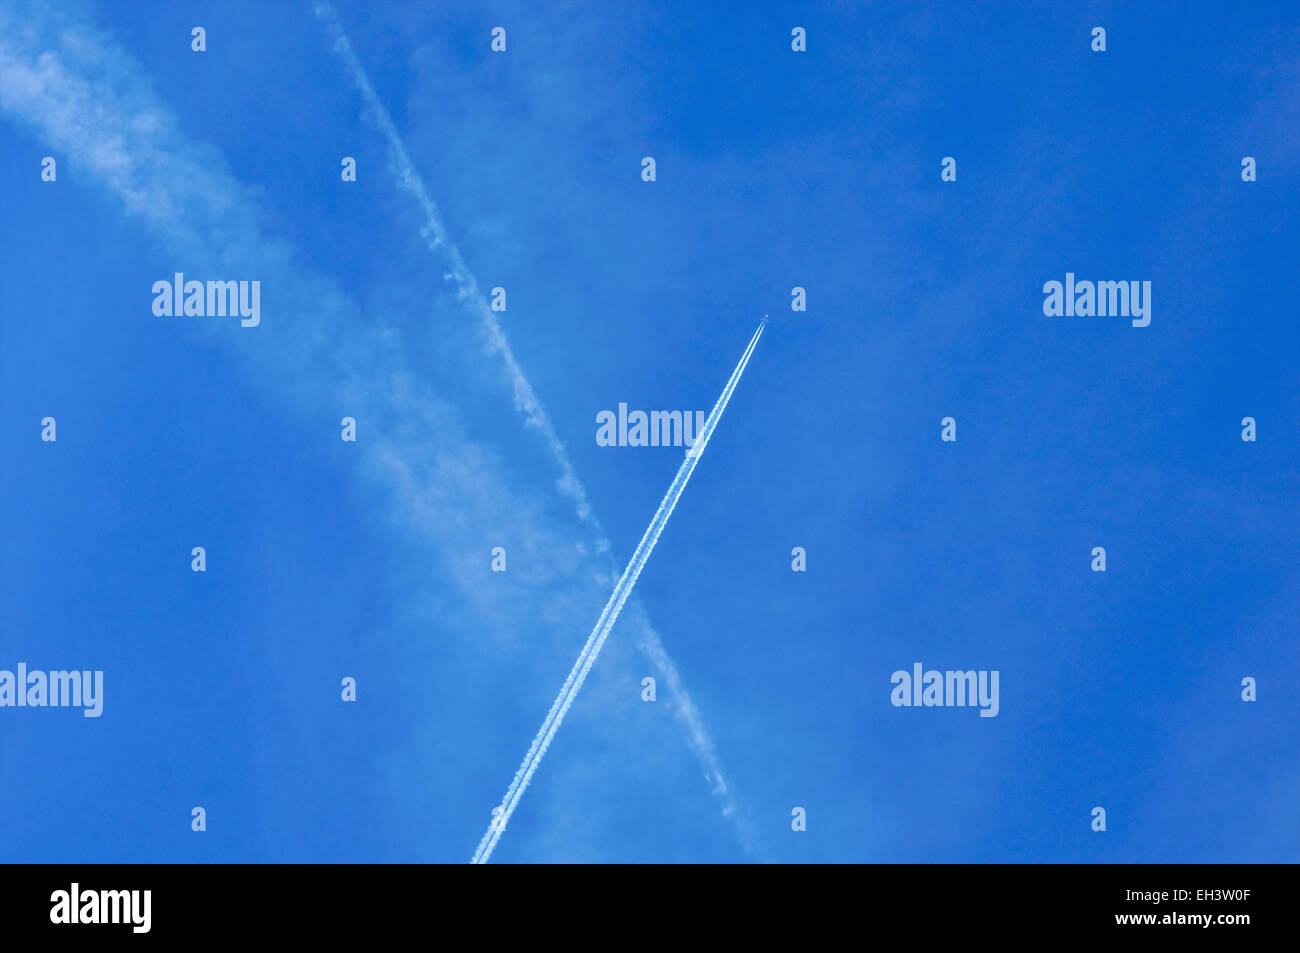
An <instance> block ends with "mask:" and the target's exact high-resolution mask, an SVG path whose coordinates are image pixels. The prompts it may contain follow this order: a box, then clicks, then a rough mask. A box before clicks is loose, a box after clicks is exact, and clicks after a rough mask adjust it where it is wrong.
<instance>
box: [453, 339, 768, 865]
mask: <svg viewBox="0 0 1300 953" xmlns="http://www.w3.org/2000/svg"><path fill="white" fill-rule="evenodd" d="M766 326H767V322H766V321H764V322H762V323H761V324H759V326H758V330H757V331H755V332H754V336H753V337H752V338H750V340H749V347H747V348H745V353H744V354H743V355H741V358H740V363H739V364H737V365H736V369H735V370H734V371H732V372H731V379H730V380H728V381H727V386H726V387H724V388H723V389H722V396H720V397H719V398H718V402H717V403H716V404H714V405H713V410H712V411H710V412H709V417H708V419H707V420H706V421H705V422H704V429H703V430H702V431H700V434H699V436H698V437H697V438H696V440H695V443H694V444H693V445H692V446H691V447H690V449H688V450H687V451H686V459H685V460H683V461H682V465H681V467H680V468H679V469H678V470H677V476H676V477H674V478H673V482H672V484H671V485H670V486H669V487H668V492H667V493H665V494H664V498H663V500H662V501H661V502H660V503H659V509H657V510H655V515H654V517H653V518H652V519H651V520H650V525H649V526H647V527H646V531H645V535H643V536H642V537H641V542H640V543H639V544H638V545H637V548H636V552H634V553H633V554H632V559H631V560H630V561H629V562H628V564H627V568H626V569H624V570H623V576H622V578H621V579H619V581H618V585H616V586H615V587H614V592H613V593H612V594H611V595H610V597H609V602H607V603H606V604H605V610H604V611H603V612H602V613H601V614H600V618H599V619H598V620H597V621H596V627H595V628H594V629H592V630H591V635H590V636H588V638H587V644H586V645H585V646H583V649H582V652H581V653H579V655H578V659H577V661H576V662H574V663H573V669H572V670H571V671H570V672H569V677H568V678H567V679H565V682H564V686H563V687H562V688H561V689H560V694H559V695H558V696H556V699H555V702H554V704H552V705H551V710H550V713H549V714H547V716H546V720H545V721H544V722H542V727H541V730H539V731H538V733H537V737H536V738H534V739H533V743H532V745H530V746H529V748H528V753H527V754H526V755H524V760H523V763H522V764H520V766H519V770H518V771H516V772H515V778H514V780H513V781H511V782H510V787H509V788H508V789H507V790H506V796H505V799H504V800H503V801H502V804H501V807H502V811H501V814H500V815H499V816H498V817H495V818H493V820H492V823H491V824H489V825H488V829H487V833H485V834H484V835H483V839H482V840H481V841H479V845H478V850H476V851H475V852H474V858H473V860H471V861H470V863H474V864H484V863H487V860H488V858H489V857H491V856H492V851H493V850H494V849H495V848H496V845H497V841H499V840H500V839H501V834H502V832H503V831H504V830H505V827H506V823H507V822H508V821H509V820H510V815H511V814H513V813H514V811H515V808H516V807H517V806H518V804H519V799H520V798H521V797H523V795H524V791H525V790H526V789H527V788H528V782H529V781H531V780H532V778H533V774H534V773H535V772H536V771H537V766H538V765H539V764H541V762H542V758H543V757H544V756H545V755H546V749H547V748H549V747H550V745H551V740H552V739H553V738H554V737H555V733H556V732H557V731H559V730H560V725H561V724H562V723H563V722H564V716H565V715H566V714H567V713H568V711H569V706H570V705H572V704H573V700H574V698H576V697H577V695H578V691H579V690H580V689H581V688H582V683H583V682H584V681H585V680H586V678H587V673H588V672H589V671H591V666H592V665H593V664H595V661H596V657H597V656H598V655H600V650H601V647H602V646H604V644H605V639H606V638H607V637H608V636H609V632H610V629H612V628H613V627H614V623H615V622H617V621H618V616H619V613H620V612H622V611H623V605H624V603H626V602H627V597H628V596H630V595H631V594H632V587H633V586H635V585H636V580H637V577H638V576H640V575H641V570H642V569H643V568H645V564H646V561H647V560H648V559H649V558H650V554H651V553H652V552H654V548H655V544H656V543H657V542H659V534H660V533H662V532H663V531H664V527H665V526H666V525H667V524H668V518H669V517H670V516H672V515H673V508H674V507H676V506H677V501H678V500H679V499H680V498H681V495H682V491H683V490H685V489H686V483H687V481H689V480H690V478H691V474H692V473H694V472H695V465H696V464H697V463H699V462H700V457H701V456H703V455H704V448H705V447H706V446H708V443H709V438H710V437H711V436H713V430H714V428H715V427H717V426H718V421H719V420H720V419H722V412H723V411H724V410H726V409H727V402H728V401H730V400H731V394H732V392H733V391H734V390H735V389H736V384H738V383H739V382H740V375H741V374H743V373H744V372H745V365H746V364H748V363H749V356H750V355H751V354H753V353H754V347H755V345H757V344H758V339H759V337H761V336H762V334H763V328H765V327H766Z"/></svg>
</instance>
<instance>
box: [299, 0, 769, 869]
mask: <svg viewBox="0 0 1300 953" xmlns="http://www.w3.org/2000/svg"><path fill="white" fill-rule="evenodd" d="M315 12H316V14H317V15H318V16H319V17H320V18H321V19H322V20H323V21H324V22H325V23H326V25H327V26H328V28H329V31H330V35H331V36H332V38H333V40H334V50H335V52H337V53H338V55H339V56H340V57H341V58H342V60H343V63H344V66H345V67H346V68H347V71H348V75H349V76H350V77H351V79H352V81H353V83H354V84H355V85H356V87H357V89H358V90H360V92H361V96H362V99H363V100H364V101H365V104H366V106H367V107H368V108H369V110H370V112H371V114H372V117H373V120H374V122H375V124H376V125H377V126H378V127H379V131H380V132H381V133H382V134H383V136H384V138H385V139H386V140H387V142H388V147H389V159H390V162H391V163H392V166H393V170H394V172H395V173H396V175H397V180H398V182H399V183H400V184H401V186H402V187H403V188H405V189H406V190H407V191H409V192H410V193H411V194H412V195H413V196H414V197H415V200H416V202H417V203H418V204H419V206H420V209H421V211H422V212H423V213H424V219H425V226H424V228H422V229H421V235H423V237H424V239H425V243H426V244H427V245H428V246H429V250H430V251H433V252H435V253H441V254H445V255H446V256H447V260H448V261H449V262H450V264H451V270H450V272H449V273H448V274H447V276H446V277H447V278H448V279H450V280H451V281H452V282H454V283H455V285H456V290H457V294H458V295H459V297H460V299H461V300H462V301H464V302H466V304H467V305H468V306H469V307H470V309H471V310H472V311H473V312H474V313H475V314H476V315H477V316H478V318H479V323H480V326H481V327H482V329H483V333H484V335H485V337H486V338H487V340H488V343H489V345H490V347H491V349H492V350H494V351H496V352H497V353H499V354H500V355H501V358H502V360H503V361H504V362H505V365H506V373H507V376H508V377H509V380H510V384H511V386H512V388H513V390H514V399H515V407H516V408H517V409H518V410H519V411H521V412H522V413H523V415H524V419H525V421H526V422H527V424H528V425H529V426H530V427H532V428H534V429H535V430H536V431H538V432H539V433H540V434H541V437H542V441H543V442H544V443H545V445H546V447H547V449H548V450H549V451H550V453H551V455H552V457H554V459H555V461H556V464H557V466H558V467H559V470H560V478H559V480H557V481H556V485H557V487H558V489H559V490H560V492H561V493H562V494H563V495H564V496H566V497H568V498H569V500H570V501H571V502H572V503H573V505H574V508H575V509H576V511H577V514H578V518H579V519H581V520H582V521H583V522H585V523H586V524H587V525H588V526H589V527H591V530H592V532H593V534H594V536H595V540H596V548H597V550H598V551H599V552H601V553H602V554H604V556H605V558H606V559H607V560H608V563H609V567H610V569H611V571H612V570H614V569H615V568H617V567H616V565H615V564H614V561H613V557H612V556H611V554H610V544H609V539H608V538H607V537H606V535H605V532H604V530H603V529H602V528H601V525H600V521H599V520H598V519H596V516H595V514H594V513H593V512H592V510H591V506H590V504H589V503H588V502H587V493H586V490H585V489H584V487H583V485H582V481H581V480H579V479H578V474H577V471H575V470H574V468H573V464H572V462H571V461H570V460H569V455H568V452H567V451H566V450H565V448H564V444H563V443H562V442H561V441H560V438H559V436H558V435H557V434H556V432H555V429H554V428H553V427H552V426H551V422H550V418H549V417H548V416H547V414H546V409H545V408H544V407H543V406H542V403H541V400H540V399H539V398H538V397H537V394H536V392H535V391H534V390H533V387H532V384H530V383H529V381H528V378H527V377H526V376H525V375H524V372H523V369H522V368H521V367H520V366H519V362H518V361H517V360H516V359H515V355H514V352H513V351H512V350H511V349H510V343H509V341H508V340H507V339H506V335H505V331H504V329H502V327H501V325H500V323H499V322H498V321H497V319H496V315H495V314H493V312H492V309H491V308H490V307H489V306H488V302H487V299H486V298H484V297H483V293H482V291H481V290H480V289H479V286H478V282H477V280H476V279H475V278H474V275H473V274H472V273H471V272H470V270H469V268H468V267H466V265H465V262H464V259H463V258H461V255H460V250H459V249H458V248H457V247H456V245H455V243H454V242H452V241H451V239H450V238H449V237H448V235H447V230H446V228H445V227H444V225H443V223H442V220H441V218H440V217H439V215H438V207H437V205H435V204H434V202H433V199H432V198H430V196H429V192H428V189H426V188H425V185H424V180H423V179H421V178H420V174H419V173H418V172H417V171H416V169H415V166H414V164H413V163H412V162H411V158H410V155H409V154H408V153H407V151H406V146H405V145H404V144H403V142H402V139H401V136H399V135H398V133H397V127H396V125H395V124H394V123H393V120H392V117H391V116H390V115H389V113H388V110H387V108H385V106H384V104H383V102H382V101H381V100H380V98H379V94H378V93H377V92H376V91H375V88H374V85H373V84H372V83H371V82H370V77H369V76H368V75H367V74H366V71H365V68H364V67H363V66H362V65H361V61H360V60H359V59H358V58H357V55H356V53H355V51H354V50H353V49H352V44H351V43H350V42H349V40H348V38H347V35H346V34H345V33H344V32H343V27H342V25H341V24H340V23H339V20H338V16H337V14H336V13H335V12H334V8H333V6H332V5H331V4H330V3H329V2H328V0H322V2H320V3H317V4H316V5H315ZM590 646H591V640H588V643H587V645H586V646H584V648H583V652H582V654H580V655H579V656H578V657H579V660H581V659H582V658H583V656H584V655H585V654H586V653H587V651H588V650H589V649H590ZM638 646H639V648H640V649H641V651H642V652H643V653H644V654H645V655H646V657H647V658H649V659H650V660H651V662H653V663H654V664H655V666H656V667H657V668H659V670H660V671H661V672H662V673H663V676H664V678H665V680H666V682H667V684H668V685H669V687H670V689H671V690H672V691H671V700H670V701H669V705H670V707H671V709H672V711H673V713H674V714H675V715H676V716H677V718H678V719H680V720H681V722H682V723H683V724H684V725H685V726H686V728H687V743H688V744H689V746H690V748H691V750H692V751H693V752H694V753H695V756H696V758H698V759H699V761H700V763H701V764H702V765H703V767H704V776H705V778H706V779H707V780H708V782H709V784H710V785H711V787H712V790H713V793H714V794H715V795H716V796H717V797H718V798H719V799H720V800H721V801H722V815H723V817H725V818H728V819H733V820H734V821H735V822H736V824H737V833H738V835H739V839H740V842H741V846H742V847H744V848H745V850H746V851H747V852H749V853H750V854H751V855H753V856H755V857H757V858H759V859H766V856H767V850H766V848H765V847H764V846H763V845H762V843H761V841H760V840H759V839H758V838H757V837H756V836H755V835H754V833H753V832H752V831H751V830H750V829H749V828H748V825H747V823H746V821H745V819H744V818H743V817H742V814H741V811H740V805H739V804H738V803H737V801H736V798H735V795H734V794H733V793H732V792H731V790H730V789H729V788H728V787H727V783H726V781H725V780H724V779H723V774H722V765H721V764H720V763H719V761H718V757H717V754H716V753H715V751H714V747H713V740H712V738H711V737H710V736H709V732H708V729H707V728H706V727H705V725H704V718H703V716H702V715H701V714H700V711H699V709H698V708H696V707H695V703H694V702H693V701H692V700H691V697H690V695H689V694H688V693H687V692H686V689H685V687H684V686H683V685H682V680H681V675H680V673H679V672H678V671H677V666H676V665H675V664H674V663H673V660H672V658H671V657H670V656H669V655H668V653H667V652H666V651H665V650H664V647H663V643H662V642H661V641H660V640H659V636H658V634H657V633H656V632H655V630H654V628H653V627H651V626H650V624H649V623H648V622H643V623H642V625H641V634H640V639H639V642H638ZM577 672H578V668H577V667H576V666H575V668H574V669H573V670H572V671H571V672H570V675H569V678H570V680H571V679H573V678H574V677H576V675H577ZM570 685H571V681H566V682H565V688H566V689H567V688H568V687H569V686H570ZM558 711H559V708H558V699H557V706H555V707H552V709H551V711H550V712H549V713H548V714H547V716H546V721H545V722H543V724H542V729H543V732H544V731H545V729H546V727H547V726H548V725H550V723H551V721H552V720H553V719H554V718H555V716H556V714H557V713H558ZM543 732H539V734H538V737H539V738H540V737H542V733H543ZM530 753H531V752H530ZM520 777H521V776H517V777H516V779H515V780H516V782H518V781H519V780H520ZM511 788H512V790H513V788H514V785H512V786H511Z"/></svg>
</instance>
